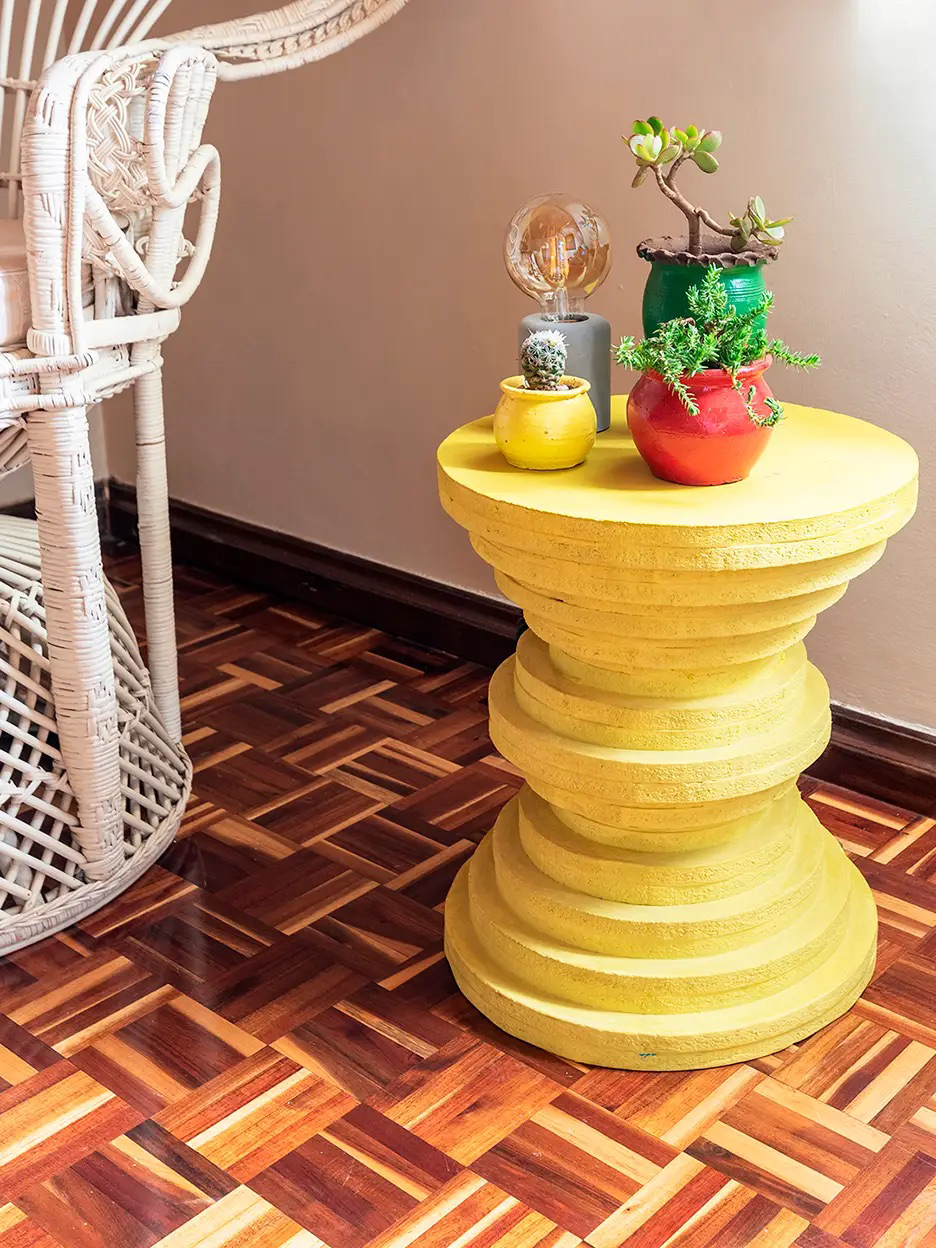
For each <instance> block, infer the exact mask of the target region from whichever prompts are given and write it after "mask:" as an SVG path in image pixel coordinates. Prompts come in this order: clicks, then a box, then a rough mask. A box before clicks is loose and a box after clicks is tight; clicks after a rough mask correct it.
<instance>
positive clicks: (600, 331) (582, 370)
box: [517, 312, 611, 433]
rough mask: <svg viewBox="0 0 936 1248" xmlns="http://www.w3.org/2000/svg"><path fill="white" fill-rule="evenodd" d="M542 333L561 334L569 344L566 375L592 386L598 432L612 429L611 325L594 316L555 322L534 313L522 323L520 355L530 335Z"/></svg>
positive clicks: (518, 335)
mask: <svg viewBox="0 0 936 1248" xmlns="http://www.w3.org/2000/svg"><path fill="white" fill-rule="evenodd" d="M542 329H553V330H558V331H559V333H561V334H562V336H563V337H564V338H565V340H566V342H567V343H568V344H569V357H568V361H567V363H566V372H567V373H569V374H570V375H571V376H572V377H584V378H585V380H586V381H588V382H590V383H591V390H590V391H589V397H590V398H591V401H592V403H594V405H595V413H596V415H597V417H598V432H599V433H604V432H605V430H606V429H608V428H610V425H611V324H610V322H609V321H607V320H605V318H604V317H603V316H598V315H597V314H596V313H594V312H578V313H575V314H574V315H573V317H572V318H570V319H569V320H552V319H550V318H549V317H546V316H543V314H542V313H541V312H531V313H530V315H529V316H525V317H524V318H523V320H522V321H521V322H520V327H519V330H518V333H517V351H518V359H519V349H520V346H521V345H522V344H523V342H524V341H525V340H526V339H527V338H528V337H529V336H530V334H536V333H539V331H540V330H542Z"/></svg>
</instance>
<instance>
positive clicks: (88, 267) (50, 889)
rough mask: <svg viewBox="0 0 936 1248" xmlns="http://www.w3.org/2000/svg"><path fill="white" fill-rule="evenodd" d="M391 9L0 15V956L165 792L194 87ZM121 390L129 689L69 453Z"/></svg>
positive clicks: (32, 4) (206, 169)
mask: <svg viewBox="0 0 936 1248" xmlns="http://www.w3.org/2000/svg"><path fill="white" fill-rule="evenodd" d="M404 2H405V0H299V2H297V3H293V4H289V5H286V6H285V7H284V8H281V9H278V10H275V11H272V12H270V13H265V14H260V15H257V16H254V17H248V18H243V19H240V20H235V21H229V22H225V23H222V24H221V25H217V26H206V27H202V28H200V29H198V30H194V31H189V32H186V33H184V34H181V35H178V36H172V37H162V38H152V37H151V33H150V32H151V30H152V28H153V25H154V24H155V23H156V21H157V20H158V19H159V18H161V17H162V15H163V14H164V13H165V12H166V10H167V9H168V8H169V6H170V3H171V0H0V162H2V163H3V165H4V166H5V171H4V172H2V173H0V188H4V189H3V197H4V201H5V216H3V217H0V473H5V472H9V471H11V470H12V469H14V468H16V467H19V466H20V465H21V464H23V463H25V462H26V460H27V459H31V461H32V469H33V477H34V482H35V495H36V514H37V522H36V524H33V523H32V522H31V521H23V520H17V519H12V518H9V517H0V951H10V950H12V949H15V948H18V947H20V946H21V945H24V944H28V943H30V942H31V941H33V940H36V939H39V938H40V937H41V936H44V935H47V934H48V933H50V932H52V931H56V930H57V929H59V928H61V927H64V926H65V925H66V924H68V923H71V922H73V921H74V920H75V919H77V918H79V917H81V916H82V915H84V914H86V913H88V912H90V911H91V910H94V909H95V908H97V907H98V906H100V905H102V904H103V903H104V902H105V901H107V900H108V899H109V898H111V897H113V896H115V895H116V894H117V893H119V892H120V891H121V890H122V889H123V888H126V887H127V885H128V884H129V883H130V882H131V881H132V880H133V879H135V878H136V876H138V875H139V874H140V873H141V872H142V871H143V870H145V868H146V867H147V866H148V865H150V863H152V862H153V861H154V859H155V858H156V857H157V856H158V855H159V853H160V852H161V851H162V850H163V849H164V848H165V846H166V845H167V843H168V842H169V841H170V840H171V838H172V837H173V835H174V834H175V831H176V829H177V827H178V824H179V821H180V819H181V816H182V812H183V809H184V805H185V800H186V797H187V794H188V788H189V783H190V778H191V768H190V766H189V763H188V759H187V758H186V756H185V753H184V751H183V749H182V746H181V743H180V736H181V728H180V716H179V696H178V680H177V667H176V652H175V629H174V621H173V605H172V573H171V559H170V550H169V526H168V496H167V485H166V464H165V453H164V436H165V435H164V424H163V402H162V383H161V367H162V353H161V344H162V342H163V341H164V339H165V338H166V337H167V336H168V335H169V334H170V333H172V331H173V330H174V329H176V327H177V326H178V324H179V316H180V311H179V310H180V308H181V307H182V305H183V304H185V303H186V302H187V300H188V299H189V298H190V297H191V295H192V293H193V292H194V290H195V289H196V287H197V286H198V283H199V281H200V279H201V277H202V275H203V273H204V270H205V265H206V264H207V261H208V258H209V255H210V251H211V243H212V238H213V235H214V229H215V223H216V220H217V213H218V202H219V191H220V170H219V160H218V153H217V152H216V151H215V149H214V148H213V147H211V146H209V145H207V144H203V143H202V141H201V134H202V127H203V125H204V122H205V118H206V114H207V109H208V104H209V101H210V99H211V94H212V91H213V89H214V85H215V81H216V78H218V77H220V78H231V79H234V78H240V77H249V76H253V75H257V74H264V73H273V72H278V71H280V70H285V69H290V68H293V67H294V66H297V65H300V64H304V63H306V62H308V61H313V60H317V59H319V58H321V57H323V56H326V55H328V54H329V53H331V52H334V51H337V50H338V49H339V48H341V47H343V46H344V45H345V44H346V43H348V42H350V41H351V40H353V39H355V38H357V37H359V36H361V35H363V34H365V33H366V32H367V31H368V30H370V29H371V28H372V27H373V26H375V25H377V24H378V23H379V22H381V21H383V20H385V19H386V18H387V17H389V16H391V15H392V14H393V13H394V12H396V11H397V10H398V9H399V8H401V7H402V5H403V3H404ZM185 7H186V10H187V12H189V13H191V11H192V3H191V0H186V6H185ZM81 49H87V50H86V51H81ZM194 201H197V208H198V211H199V218H198V225H197V229H196V231H195V234H194V239H193V241H192V242H191V243H189V242H187V241H186V240H185V237H184V234H183V227H184V218H185V213H186V209H187V207H188V205H189V204H190V203H193V202H194ZM3 208H4V205H0V213H2V212H3ZM20 217H22V220H20ZM183 261H184V262H185V268H184V272H182V274H181V276H178V275H177V270H178V267H179V265H180V264H181V263H183ZM130 385H133V386H134V387H135V411H136V427H137V456H138V458H137V499H138V508H139V528H140V545H141V551H142V559H143V576H144V601H145V614H146V628H147V639H148V660H149V664H150V669H151V674H150V673H147V670H146V668H145V667H144V665H143V662H142V660H141V657H140V652H139V649H138V647H137V644H136V641H135V639H134V637H133V633H132V630H131V629H130V626H129V624H128V623H127V620H126V618H125V616H124V614H123V612H122V610H121V608H120V605H119V603H118V601H117V598H116V596H115V595H114V593H113V591H112V590H111V588H110V586H109V585H108V584H107V582H106V581H105V578H104V575H103V570H102V566H101V552H100V544H99V538H98V520H97V514H96V508H95V495H94V481H93V474H92V467H91V459H90V451H89V444H88V424H87V410H88V408H89V407H90V406H91V405H92V404H94V403H96V402H98V401H99V400H100V399H102V398H106V397H108V396H110V395H112V394H115V393H117V392H118V391H120V390H122V389H125V388H126V387H128V386H130Z"/></svg>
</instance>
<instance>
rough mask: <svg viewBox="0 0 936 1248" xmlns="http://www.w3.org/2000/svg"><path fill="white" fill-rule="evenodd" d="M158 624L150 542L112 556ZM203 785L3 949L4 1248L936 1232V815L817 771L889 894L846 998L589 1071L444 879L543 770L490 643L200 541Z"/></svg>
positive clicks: (880, 889)
mask: <svg viewBox="0 0 936 1248" xmlns="http://www.w3.org/2000/svg"><path fill="white" fill-rule="evenodd" d="M110 567H111V575H112V577H113V578H114V579H115V582H116V584H117V588H118V591H119V593H120V595H121V599H122V601H123V602H124V604H125V606H126V609H127V611H128V613H129V616H130V618H131V620H132V621H133V622H134V626H135V627H136V628H141V627H142V620H143V597H142V592H141V587H140V564H139V559H138V558H137V557H136V555H135V554H133V553H130V554H125V555H122V556H121V557H120V558H117V559H115V560H111V561H110ZM176 588H177V598H178V603H179V634H180V671H181V683H182V694H183V715H184V740H185V744H186V747H187V749H188V750H189V752H190V755H191V757H192V759H193V763H194V767H195V780H194V790H195V791H194V793H193V795H192V798H191V801H190V802H189V805H188V808H187V810H186V813H185V817H184V820H183V824H182V828H181V831H180V835H179V837H178V839H177V841H176V843H175V844H174V845H173V846H171V847H170V849H169V850H168V851H167V852H166V854H165V855H164V856H163V857H162V859H161V860H160V862H159V864H158V865H156V866H155V867H153V868H152V869H151V870H150V871H148V872H147V873H146V874H145V875H144V876H143V877H142V878H141V879H140V880H138V881H137V882H136V883H135V884H134V885H133V886H132V887H131V888H130V889H128V890H127V891H126V892H125V893H123V894H122V895H121V896H120V897H118V898H116V899H115V900H114V901H113V902H111V903H110V904H109V905H107V906H105V907H103V908H102V909H101V910H100V911H98V912H97V913H95V914H93V915H90V916H88V918H87V919H85V920H83V921H82V922H81V923H80V924H78V925H77V926H76V927H74V928H72V929H70V930H69V931H66V932H62V933H59V934H57V935H56V936H53V937H51V938H49V939H48V940H45V941H42V942H40V943H38V944H36V945H33V946H30V947H29V948H27V949H23V950H19V951H17V952H15V953H14V954H12V955H10V956H8V957H6V958H4V959H0V1248H150V1246H151V1245H152V1246H156V1245H158V1246H159V1248H248V1246H249V1248H936V1230H934V1227H936V819H934V817H933V816H934V812H933V810H914V809H912V808H908V809H901V808H899V807H897V806H894V805H890V804H888V803H884V802H878V801H874V800H872V799H869V798H865V797H863V796H862V795H861V794H857V793H851V792H848V791H846V790H843V789H838V788H836V787H835V786H832V785H828V784H825V783H823V782H820V781H818V780H815V779H813V778H809V777H806V778H804V779H803V780H802V782H801V787H802V791H803V792H804V794H805V795H806V796H807V798H808V800H809V803H810V805H811V806H812V808H813V809H814V810H815V811H816V813H817V815H818V816H819V818H820V819H821V820H823V821H824V822H825V824H826V826H827V827H829V828H830V829H831V830H832V832H833V833H834V834H835V835H836V836H838V837H839V839H840V841H841V843H842V844H843V845H844V846H845V848H846V850H847V852H848V853H849V855H850V856H851V858H852V859H853V861H854V862H855V863H856V864H857V866H858V867H859V869H860V870H861V871H862V872H863V873H864V875H865V877H866V878H867V880H868V882H869V883H870V885H871V887H872V889H873V890H874V893H875V897H876V899H877V902H878V906H879V911H880V916H881V928H880V931H881V935H880V941H879V946H878V962H877V967H876V970H875V977H874V980H873V982H872V983H871V985H870V986H869V988H868V989H867V991H866V992H865V994H864V996H863V998H862V1000H861V1001H860V1002H859V1003H858V1004H857V1005H856V1006H855V1008H854V1009H853V1010H851V1011H850V1012H849V1013H848V1014H847V1015H846V1016H845V1017H844V1018H843V1019H840V1020H838V1021H837V1022H835V1023H833V1024H831V1025H830V1026H829V1027H826V1028H825V1029H823V1031H821V1032H819V1033H817V1034H816V1035H815V1036H811V1037H808V1038H807V1039H805V1040H803V1041H801V1042H799V1043H798V1044H795V1045H792V1046H791V1047H790V1048H788V1049H786V1050H784V1051H782V1052H780V1053H776V1054H770V1055H768V1056H766V1057H763V1058H760V1059H758V1060H756V1061H752V1062H750V1063H747V1064H743V1065H739V1066H729V1067H724V1068H719V1069H715V1070H704V1071H687V1072H665V1073H650V1072H645V1071H614V1070H603V1069H589V1068H587V1067H584V1066H582V1065H579V1064H577V1063H574V1062H570V1061H567V1060H566V1059H564V1058H561V1057H557V1056H555V1055H552V1054H548V1053H544V1052H543V1051H542V1050H539V1049H536V1048H534V1047H532V1046H531V1045H528V1044H525V1043H524V1042H522V1041H519V1040H515V1039H513V1038H512V1037H509V1036H506V1035H504V1034H503V1033H502V1032H500V1031H498V1030H497V1028H496V1027H494V1026H493V1024H491V1023H490V1022H488V1020H487V1019H485V1018H483V1017H482V1016H481V1015H480V1014H479V1013H478V1011H477V1010H475V1008H474V1007H473V1006H472V1005H470V1004H469V1003H468V1002H467V1001H466V1000H465V998H464V997H462V996H461V994H460V993H459V992H458V989H457V987H456V985H455V982H454V979H453V978H452V974H451V971H450V970H449V968H448V965H447V963H446V961H445V957H444V952H443V908H444V901H445V896H446V893H447V891H448V888H449V886H450V884H451V880H452V878H453V877H454V874H455V872H456V871H457V870H458V869H459V867H460V865H461V864H462V863H463V862H464V861H465V860H466V859H467V857H468V856H469V855H470V854H471V853H472V852H473V849H474V846H475V845H476V844H477V843H478V841H479V840H480V839H481V838H482V837H483V836H484V834H485V833H486V832H487V831H488V830H489V828H490V827H491V825H492V824H493V822H494V820H495V819H496V817H497V814H498V812H499V811H500V810H501V808H502V807H503V806H504V804H505V803H506V802H507V801H509V799H510V798H511V797H512V796H513V795H514V794H515V793H516V792H517V790H518V788H519V787H520V784H521V778H520V776H519V775H518V773H517V771H516V768H514V767H512V766H511V765H510V764H508V763H506V762H504V760H503V759H500V758H499V757H498V756H497V755H496V754H495V753H494V752H493V749H492V746H491V743H490V741H489V739H488V736H487V710H486V693H487V682H488V679H489V676H490V673H489V672H487V671H485V670H484V669H483V668H481V667H479V666H477V665H475V664H471V663H465V662H462V661H461V660H458V659H455V658H452V657H450V656H448V655H445V654H441V653H439V652H435V651H431V650H426V649H423V648H421V647H419V646H417V645H414V644H412V643H410V642H406V641H401V640H399V639H396V638H393V637H391V636H388V635H387V634H385V633H383V632H380V631H379V630H376V629H373V628H368V627H365V626H362V625H358V624H355V623H352V622H348V621H345V620H340V619H337V618H334V617H330V616H328V615H327V614H325V613H322V612H319V611H316V610H315V609H314V608H312V607H309V606H303V605H297V604H295V603H289V602H286V601H284V600H282V599H279V598H277V597H276V596H275V595H271V594H266V593H261V592H258V591H256V590H253V589H251V588H249V587H243V586H238V585H232V584H229V583H226V582H225V581H223V580H221V579H220V578H218V577H216V576H214V575H212V574H211V573H208V572H203V571H199V570H195V569H184V568H180V569H178V575H177V578H176Z"/></svg>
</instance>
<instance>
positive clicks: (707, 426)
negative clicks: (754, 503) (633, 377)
mask: <svg viewBox="0 0 936 1248" xmlns="http://www.w3.org/2000/svg"><path fill="white" fill-rule="evenodd" d="M769 365H770V359H769V357H768V358H766V359H763V360H758V361H757V362H756V363H754V364H748V365H747V367H746V368H740V369H739V370H738V380H739V381H740V383H741V388H742V390H743V391H744V393H745V394H747V392H748V390H749V388H750V387H751V386H753V387H754V390H755V399H754V409H755V411H757V412H763V413H764V415H765V416H767V415H768V414H769V413H768V409H767V406H766V404H765V403H764V399H766V398H771V397H773V396H772V395H771V392H770V388H769V387H768V385H767V383H766V382H765V381H764V370H765V369H766V368H767V367H768V366H769ZM683 381H684V382H685V384H686V388H687V389H688V390H689V392H690V393H691V394H692V395H693V397H694V398H695V401H696V403H697V404H698V408H699V414H698V415H697V416H693V415H692V413H691V412H688V411H687V410H686V409H685V407H683V405H682V402H681V401H680V399H679V398H678V396H677V395H675V394H674V393H673V392H672V390H670V388H669V387H668V386H667V385H666V383H665V382H664V380H663V378H662V377H661V376H660V375H659V373H651V372H647V373H642V374H641V376H640V378H639V380H638V381H637V384H636V385H635V386H634V388H633V390H632V391H631V393H630V398H629V399H628V400H627V422H628V424H629V425H630V431H631V436H632V437H633V439H634V444H635V445H636V447H637V450H638V451H639V452H640V454H641V455H642V456H643V458H644V459H645V460H646V462H647V464H648V466H649V468H650V471H651V472H652V473H653V475H654V476H655V477H661V478H662V479H663V480H664V481H675V482H676V483H677V484H679V485H727V484H728V483H729V482H730V481H743V480H744V478H745V477H746V476H747V475H748V474H749V473H750V471H751V469H752V468H753V467H754V465H755V464H756V463H757V461H758V460H759V459H760V457H761V455H763V453H764V451H765V449H766V447H767V442H768V439H769V438H770V428H769V427H767V426H763V425H756V424H755V423H754V422H753V420H751V418H750V416H748V414H747V410H746V409H745V406H744V400H743V399H742V397H741V395H740V394H738V392H737V390H735V389H734V387H733V386H732V384H731V378H730V377H729V376H728V374H727V373H726V372H725V371H724V369H721V368H710V369H706V371H705V372H702V373H696V375H695V376H694V377H684V378H683Z"/></svg>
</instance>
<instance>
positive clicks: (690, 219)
mask: <svg viewBox="0 0 936 1248" xmlns="http://www.w3.org/2000/svg"><path fill="white" fill-rule="evenodd" d="M624 139H625V141H626V142H627V145H628V147H629V148H630V151H631V154H632V155H633V157H634V159H635V160H636V162H637V173H636V174H635V176H634V180H633V182H632V184H631V185H632V186H640V184H641V183H642V182H645V181H646V180H647V178H648V177H652V178H653V180H654V181H655V182H656V184H657V186H658V187H659V189H660V190H661V191H662V193H663V194H664V195H665V196H666V198H667V199H668V200H669V201H670V202H671V203H673V204H674V205H675V206H676V207H677V208H678V209H679V211H680V212H681V213H682V214H683V216H684V217H685V218H686V225H687V232H686V234H684V235H681V236H677V237H675V238H674V237H670V236H669V235H667V236H665V237H663V238H647V239H644V241H643V242H642V243H639V244H638V246H637V254H638V255H639V256H642V257H643V259H644V260H649V262H650V266H651V268H650V276H649V278H648V279H647V285H646V288H645V289H644V299H643V326H644V333H645V334H647V335H648V336H649V335H650V334H652V333H653V332H654V330H656V329H657V328H658V327H659V326H660V325H662V324H663V323H664V321H670V320H673V318H674V317H681V316H685V315H686V312H687V310H688V304H687V302H686V298H687V294H688V292H689V290H690V289H691V288H692V287H693V286H696V285H698V283H699V282H700V281H701V280H702V276H703V274H704V272H705V270H706V269H708V268H712V267H714V268H717V269H718V270H719V272H720V275H721V281H722V282H723V284H724V286H725V289H726V290H727V291H728V297H729V300H730V302H731V303H732V304H733V305H734V306H735V307H736V308H737V309H738V311H739V312H746V311H748V310H749V309H750V308H752V307H754V305H755V304H757V303H759V302H760V301H761V300H762V299H763V297H764V293H765V290H766V286H765V282H764V272H763V270H764V265H765V264H767V263H768V262H769V261H771V260H775V259H776V258H777V249H778V248H779V246H780V244H781V243H782V242H783V234H784V228H783V227H784V226H785V225H787V224H788V223H789V222H790V221H792V219H793V218H792V217H781V218H779V219H776V220H775V219H772V218H771V217H769V216H768V213H767V210H766V208H765V207H764V201H763V200H762V199H761V197H760V196H759V195H755V196H753V197H752V198H751V199H749V200H748V203H747V207H746V208H745V209H744V211H743V212H742V213H739V214H738V215H737V216H733V217H731V218H730V219H729V222H728V224H727V225H721V224H719V222H718V221H716V220H715V218H714V217H713V216H711V214H710V213H708V212H706V210H705V209H704V208H701V207H697V206H696V205H695V204H693V203H691V202H690V201H689V200H688V199H687V198H686V196H685V194H684V193H683V192H682V191H681V190H680V188H679V187H678V186H677V185H676V175H677V174H678V173H679V171H680V169H682V167H683V166H684V165H685V164H687V163H689V164H693V165H695V167H696V168H697V169H701V171H702V172H703V173H708V174H711V173H715V172H716V171H717V169H718V159H717V157H716V156H715V152H716V151H717V150H718V149H719V148H720V147H721V142H722V136H721V133H720V132H719V131H718V130H699V129H698V128H697V127H696V126H687V127H686V129H685V130H680V129H678V128H672V129H671V128H668V127H666V126H664V125H663V123H662V122H661V121H660V119H659V117H648V118H647V120H646V121H635V122H634V126H633V132H632V133H631V134H630V135H625V136H624Z"/></svg>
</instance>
